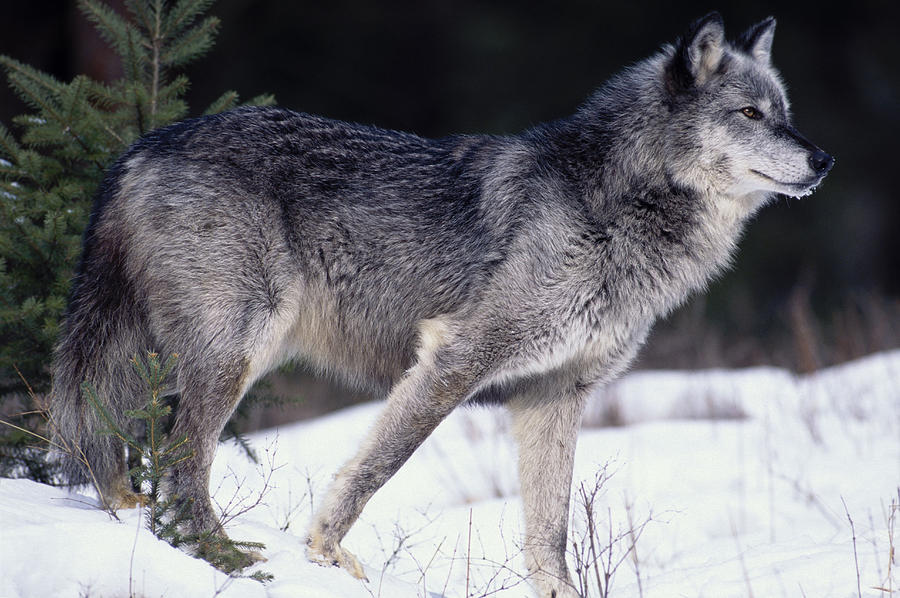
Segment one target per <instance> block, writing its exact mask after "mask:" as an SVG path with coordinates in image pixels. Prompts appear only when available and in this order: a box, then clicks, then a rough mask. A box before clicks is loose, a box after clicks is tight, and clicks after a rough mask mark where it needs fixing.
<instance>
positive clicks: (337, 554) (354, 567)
mask: <svg viewBox="0 0 900 598" xmlns="http://www.w3.org/2000/svg"><path fill="white" fill-rule="evenodd" d="M471 380H473V376H472V375H465V374H459V373H453V372H447V371H439V370H438V369H437V368H435V366H434V364H433V362H422V361H420V362H419V364H418V365H417V366H415V367H414V368H413V369H412V370H411V371H410V372H409V373H408V374H407V376H406V377H405V378H404V379H403V380H402V381H401V382H400V383H398V384H397V386H395V387H394V389H393V390H392V391H391V394H390V396H389V397H388V400H387V407H386V408H385V410H384V411H383V412H382V414H381V416H380V417H379V418H378V421H377V422H376V424H375V426H374V428H373V429H372V431H371V432H370V433H369V436H368V438H367V439H366V440H365V441H364V442H363V444H362V447H361V448H360V450H359V451H358V452H357V454H356V457H354V459H353V460H352V461H350V462H349V463H348V464H347V465H345V466H344V467H343V468H342V469H341V470H340V472H339V473H338V474H337V475H336V476H335V479H334V482H333V483H332V485H331V487H330V489H329V491H328V495H327V497H326V499H325V502H324V504H323V505H322V507H321V508H320V509H319V512H318V513H317V515H316V517H315V518H314V519H313V524H312V527H311V528H310V531H309V536H308V538H307V546H308V548H307V557H308V558H309V559H310V560H311V561H313V562H317V563H319V564H322V565H337V566H340V567H343V568H344V569H346V570H347V571H349V572H350V573H351V574H353V575H354V576H355V577H357V578H360V579H365V572H364V571H363V568H362V566H361V565H360V564H359V563H358V562H357V560H356V558H355V557H354V556H353V555H352V554H350V553H349V552H348V551H346V550H344V549H343V548H342V547H341V546H340V542H341V540H342V539H343V537H344V536H345V535H346V534H347V532H348V531H349V530H350V527H351V526H352V525H353V523H354V522H355V521H356V519H357V517H359V514H360V512H361V511H362V509H363V507H364V506H365V504H366V503H367V502H368V500H369V499H370V498H371V497H372V495H373V494H374V493H375V491H376V490H378V489H379V488H380V487H381V486H382V485H384V483H385V482H387V481H388V480H389V479H390V478H391V476H393V475H394V473H396V472H397V470H398V469H400V466H401V465H403V464H404V463H405V462H406V460H407V459H408V458H409V457H410V455H412V453H413V452H414V451H415V450H416V449H417V448H418V447H419V445H420V444H422V442H423V441H424V440H425V439H426V438H427V437H428V435H429V434H431V432H432V430H434V428H435V427H437V425H438V424H439V423H440V422H441V421H442V420H443V419H444V418H445V417H446V416H447V415H448V414H449V413H450V412H451V411H452V410H453V409H454V407H456V406H457V405H458V404H459V403H460V402H462V401H463V400H464V399H465V398H466V396H468V394H469V389H470V388H471Z"/></svg>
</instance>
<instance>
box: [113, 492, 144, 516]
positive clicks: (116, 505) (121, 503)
mask: <svg viewBox="0 0 900 598" xmlns="http://www.w3.org/2000/svg"><path fill="white" fill-rule="evenodd" d="M107 500H108V503H109V507H110V508H111V509H112V510H113V511H118V510H119V509H134V508H136V507H146V506H147V497H146V496H144V495H143V494H138V493H136V492H131V491H120V492H116V493H115V495H113V496H111V497H109V498H108V499H107Z"/></svg>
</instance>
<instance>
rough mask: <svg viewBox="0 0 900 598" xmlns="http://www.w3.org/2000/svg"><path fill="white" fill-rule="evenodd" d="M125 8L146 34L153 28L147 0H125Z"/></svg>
mask: <svg viewBox="0 0 900 598" xmlns="http://www.w3.org/2000/svg"><path fill="white" fill-rule="evenodd" d="M125 8H126V9H127V10H128V12H130V13H131V15H132V16H133V17H134V18H135V19H136V20H137V22H138V23H140V24H141V26H142V27H143V28H144V31H146V32H147V33H148V34H149V33H150V32H151V31H152V30H153V15H152V14H151V12H150V11H149V8H150V2H148V0H125ZM148 47H149V46H148Z"/></svg>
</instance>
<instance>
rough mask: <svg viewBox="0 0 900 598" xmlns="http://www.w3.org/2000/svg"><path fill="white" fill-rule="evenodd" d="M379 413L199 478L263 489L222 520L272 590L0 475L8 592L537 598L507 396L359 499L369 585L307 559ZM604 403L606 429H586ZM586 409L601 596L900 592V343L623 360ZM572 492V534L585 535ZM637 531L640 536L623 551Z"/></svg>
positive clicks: (359, 415) (256, 439)
mask: <svg viewBox="0 0 900 598" xmlns="http://www.w3.org/2000/svg"><path fill="white" fill-rule="evenodd" d="M380 408H381V405H379V404H378V403H373V404H365V405H360V406H356V407H353V408H350V409H347V410H344V411H341V412H338V413H336V414H332V415H329V416H325V417H322V418H319V419H317V420H311V421H307V422H302V423H298V424H293V425H290V426H285V427H283V428H281V429H280V430H268V431H263V432H260V433H257V434H254V435H253V436H252V437H251V441H252V444H253V445H254V446H255V447H256V448H257V451H258V453H259V455H260V457H261V464H260V465H259V466H257V465H254V464H253V463H251V462H250V461H249V460H247V459H246V458H244V457H243V456H242V455H241V452H240V450H239V449H238V448H237V447H235V446H233V445H230V444H228V445H222V446H220V447H219V452H218V455H217V457H216V461H215V464H214V467H213V473H212V480H213V481H212V484H211V489H212V490H213V492H214V497H215V499H216V501H217V502H218V503H219V505H220V507H222V508H226V510H228V511H230V512H231V513H232V514H234V513H237V512H238V511H240V510H241V505H243V506H249V505H251V504H253V503H254V502H256V501H257V499H258V496H259V493H260V492H261V491H262V490H263V489H264V488H267V490H266V492H265V494H264V495H263V498H262V501H261V504H259V505H257V506H255V507H254V508H252V509H249V510H248V511H246V512H244V513H239V514H237V516H235V517H234V518H233V520H232V521H231V522H230V523H229V525H228V531H229V534H230V535H231V537H232V538H235V539H246V540H254V541H260V542H263V543H265V545H266V548H265V549H264V550H263V555H264V556H265V557H266V559H267V560H266V562H262V563H259V564H257V565H255V566H254V567H253V568H251V569H250V571H248V572H252V571H257V570H259V571H266V572H269V573H271V574H272V575H274V580H273V581H271V582H269V583H267V584H261V583H259V582H257V581H255V580H251V579H244V578H240V579H236V578H229V577H228V576H226V575H225V574H222V573H220V572H218V571H216V570H215V569H213V568H212V567H210V566H209V565H207V564H206V563H205V562H203V561H200V560H197V559H195V558H192V557H191V556H190V555H188V554H185V553H184V552H181V551H179V550H176V549H174V548H172V547H171V546H169V545H168V544H166V543H165V542H162V541H159V540H157V539H156V538H154V537H153V536H152V535H151V534H150V533H149V532H148V531H147V530H146V528H145V527H144V525H143V524H142V519H141V513H140V511H139V510H130V511H120V512H119V518H120V521H115V520H113V519H111V518H110V517H109V516H108V515H106V514H105V513H104V512H102V511H100V510H98V509H97V508H95V506H94V505H95V501H94V500H93V499H92V498H91V497H90V496H89V495H88V494H85V493H80V494H79V493H75V492H69V491H66V490H62V489H58V488H51V487H48V486H43V485H40V484H36V483H34V482H30V481H27V480H9V479H0V597H4V598H14V597H19V596H21V597H31V596H41V597H43V596H61V597H65V596H73V597H74V596H93V597H101V596H103V597H105V596H110V597H112V596H145V597H157V596H174V597H192V596H198V597H201V596H203V597H212V596H223V597H256V596H260V597H261V596H267V597H272V598H280V597H285V598H287V597H292V598H293V597H301V598H303V597H309V598H356V597H372V596H376V597H378V596H381V597H385V598H405V597H419V596H423V597H428V598H435V597H441V596H443V597H446V598H454V597H463V596H467V595H471V596H485V595H490V596H497V597H499V598H509V597H521V596H528V595H530V594H529V592H530V590H529V587H528V584H527V581H524V580H523V578H524V577H525V567H524V562H523V559H522V556H521V549H520V546H521V538H522V530H523V522H522V515H521V505H520V502H519V499H518V491H517V482H516V466H515V447H514V445H513V443H512V441H511V439H510V437H509V434H508V432H507V427H508V423H507V419H506V416H505V414H504V413H503V411H502V410H490V409H482V408H478V409H470V410H459V411H458V412H456V413H454V414H453V415H452V416H451V417H450V418H448V419H447V421H445V422H444V423H443V424H441V426H440V427H439V428H438V429H437V430H436V431H435V433H434V434H433V435H432V437H431V438H430V439H429V440H428V441H427V442H426V443H425V444H424V445H423V446H422V447H421V448H420V449H419V450H418V451H417V452H416V454H415V455H413V457H412V458H411V459H410V461H409V462H408V463H407V464H406V465H405V466H404V467H403V468H402V469H401V471H400V472H399V473H398V474H397V475H396V476H395V477H394V478H393V479H392V480H390V481H389V482H388V484H387V485H386V486H385V487H384V488H383V489H382V490H381V491H380V492H378V493H377V494H376V495H375V497H374V498H373V499H372V500H371V502H370V503H369V504H368V505H367V507H366V509H365V511H364V512H363V515H362V517H361V519H360V521H358V522H357V524H356V525H355V526H354V528H353V529H352V530H351V532H350V534H349V535H348V536H347V538H346V539H345V540H344V546H345V547H346V548H348V549H349V550H351V551H352V552H354V553H355V554H356V556H357V557H358V558H359V559H360V561H361V562H362V563H363V564H364V565H365V567H366V573H367V575H368V577H369V580H370V581H369V582H368V583H365V582H362V581H359V580H356V579H354V578H352V577H350V576H349V575H348V574H346V573H345V572H343V571H341V570H339V569H336V568H323V567H319V566H317V565H314V564H311V563H309V562H307V561H306V558H305V555H304V547H305V545H304V532H305V528H306V525H307V524H308V521H309V519H310V516H311V512H312V509H314V508H315V507H316V506H317V505H318V504H319V502H320V501H321V500H322V498H323V494H324V491H325V489H326V487H327V483H328V480H329V479H330V478H331V476H332V475H333V474H334V473H335V471H336V470H337V469H338V468H339V467H340V465H341V464H342V463H343V461H344V460H345V459H347V458H349V457H350V456H351V455H352V454H353V452H354V451H355V449H356V446H357V445H358V443H359V441H360V440H361V439H362V438H363V437H364V436H365V434H366V431H367V429H368V427H369V426H370V425H371V423H372V422H373V420H374V418H375V417H376V415H377V413H378V412H379V410H380ZM611 418H612V419H615V421H617V422H618V423H619V424H620V425H618V426H616V427H599V426H598V425H597V424H598V423H599V422H603V421H608V420H610V419H611ZM584 423H585V427H584V429H583V430H582V433H581V435H580V438H579V445H578V452H577V454H576V463H575V483H574V485H573V486H574V488H573V494H574V495H576V496H577V495H578V490H579V488H580V485H581V484H582V483H584V484H585V487H586V488H587V489H590V488H592V487H593V485H594V480H595V476H596V474H597V472H598V471H599V470H601V469H602V468H603V467H604V465H606V473H607V474H609V477H608V479H606V480H605V482H604V484H603V488H602V491H601V493H600V494H598V495H597V498H596V501H595V517H596V522H597V525H598V534H599V539H600V540H608V538H609V526H611V529H612V533H613V537H618V536H619V535H620V534H624V536H623V539H622V540H621V541H619V542H615V543H614V544H613V547H612V552H613V554H614V555H615V557H616V559H618V558H620V557H623V556H624V557H625V558H624V560H623V561H622V564H621V565H620V566H619V567H618V569H617V570H616V571H615V574H614V576H613V578H612V587H611V592H610V596H613V597H614V598H619V597H635V598H671V597H678V596H691V597H716V598H721V597H731V596H734V597H746V596H757V597H761V596H766V597H781V596H807V597H813V596H815V597H819V598H827V597H834V598H850V597H855V596H858V595H862V596H864V597H870V596H871V597H874V596H888V595H890V594H888V592H887V591H885V590H888V589H892V590H893V591H894V592H897V590H898V588H900V575H898V573H897V569H898V565H900V563H898V562H897V559H898V557H897V556H895V557H894V562H893V563H891V564H889V559H890V550H891V546H894V547H896V546H898V544H900V542H898V539H897V536H896V533H897V532H896V529H897V527H900V525H898V524H900V512H897V508H896V504H897V503H898V501H900V351H894V352H890V353H882V354H878V355H873V356H870V357H868V358H865V359H862V360H859V361H856V362H852V363H848V364H844V365H842V366H839V367H835V368H831V369H827V370H823V371H820V372H817V373H815V374H812V375H808V376H795V375H793V374H791V373H789V372H786V371H784V370H778V369H773V368H755V369H749V370H739V371H701V372H637V373H633V374H631V375H629V376H626V377H625V378H623V379H621V380H620V381H618V382H617V383H615V384H613V385H611V386H609V387H608V388H607V389H605V390H604V391H602V392H601V393H599V394H598V395H597V396H595V397H594V398H593V400H592V402H591V404H590V406H589V408H588V410H587V412H586V414H585V420H584ZM577 503H578V501H577V500H575V501H573V511H574V513H573V520H574V523H573V530H572V532H571V538H570V539H575V540H577V541H578V542H579V545H580V539H581V534H583V532H584V527H583V523H582V522H583V514H581V513H579V508H578V506H577ZM845 505H846V507H845ZM892 505H894V507H893V510H892ZM851 519H852V521H853V527H852V528H851V524H850V520H851ZM629 522H630V523H629ZM642 524H644V525H643V527H641V525H642ZM629 529H635V530H637V531H639V532H640V535H639V537H638V539H637V542H636V546H635V551H634V552H633V553H628V554H626V550H627V548H628V547H629V546H630V540H629V537H630V536H629V535H628V533H627V532H628V530H629ZM892 534H893V536H892ZM854 538H855V540H854ZM857 574H858V575H859V587H860V590H859V593H858V591H857ZM877 588H882V589H877Z"/></svg>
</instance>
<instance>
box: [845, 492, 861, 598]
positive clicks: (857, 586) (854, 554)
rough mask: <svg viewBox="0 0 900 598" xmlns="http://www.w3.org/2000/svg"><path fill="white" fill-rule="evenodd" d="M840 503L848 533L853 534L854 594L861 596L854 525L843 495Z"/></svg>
mask: <svg viewBox="0 0 900 598" xmlns="http://www.w3.org/2000/svg"><path fill="white" fill-rule="evenodd" d="M841 503H842V504H843V505H844V513H846V514H847V521H849V522H850V533H851V535H852V536H853V561H854V562H855V563H856V595H857V596H858V597H859V598H862V584H861V583H860V581H859V556H858V555H857V554H856V526H855V525H853V518H852V517H850V510H849V509H847V503H846V502H845V501H844V497H843V496H842V497H841Z"/></svg>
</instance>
